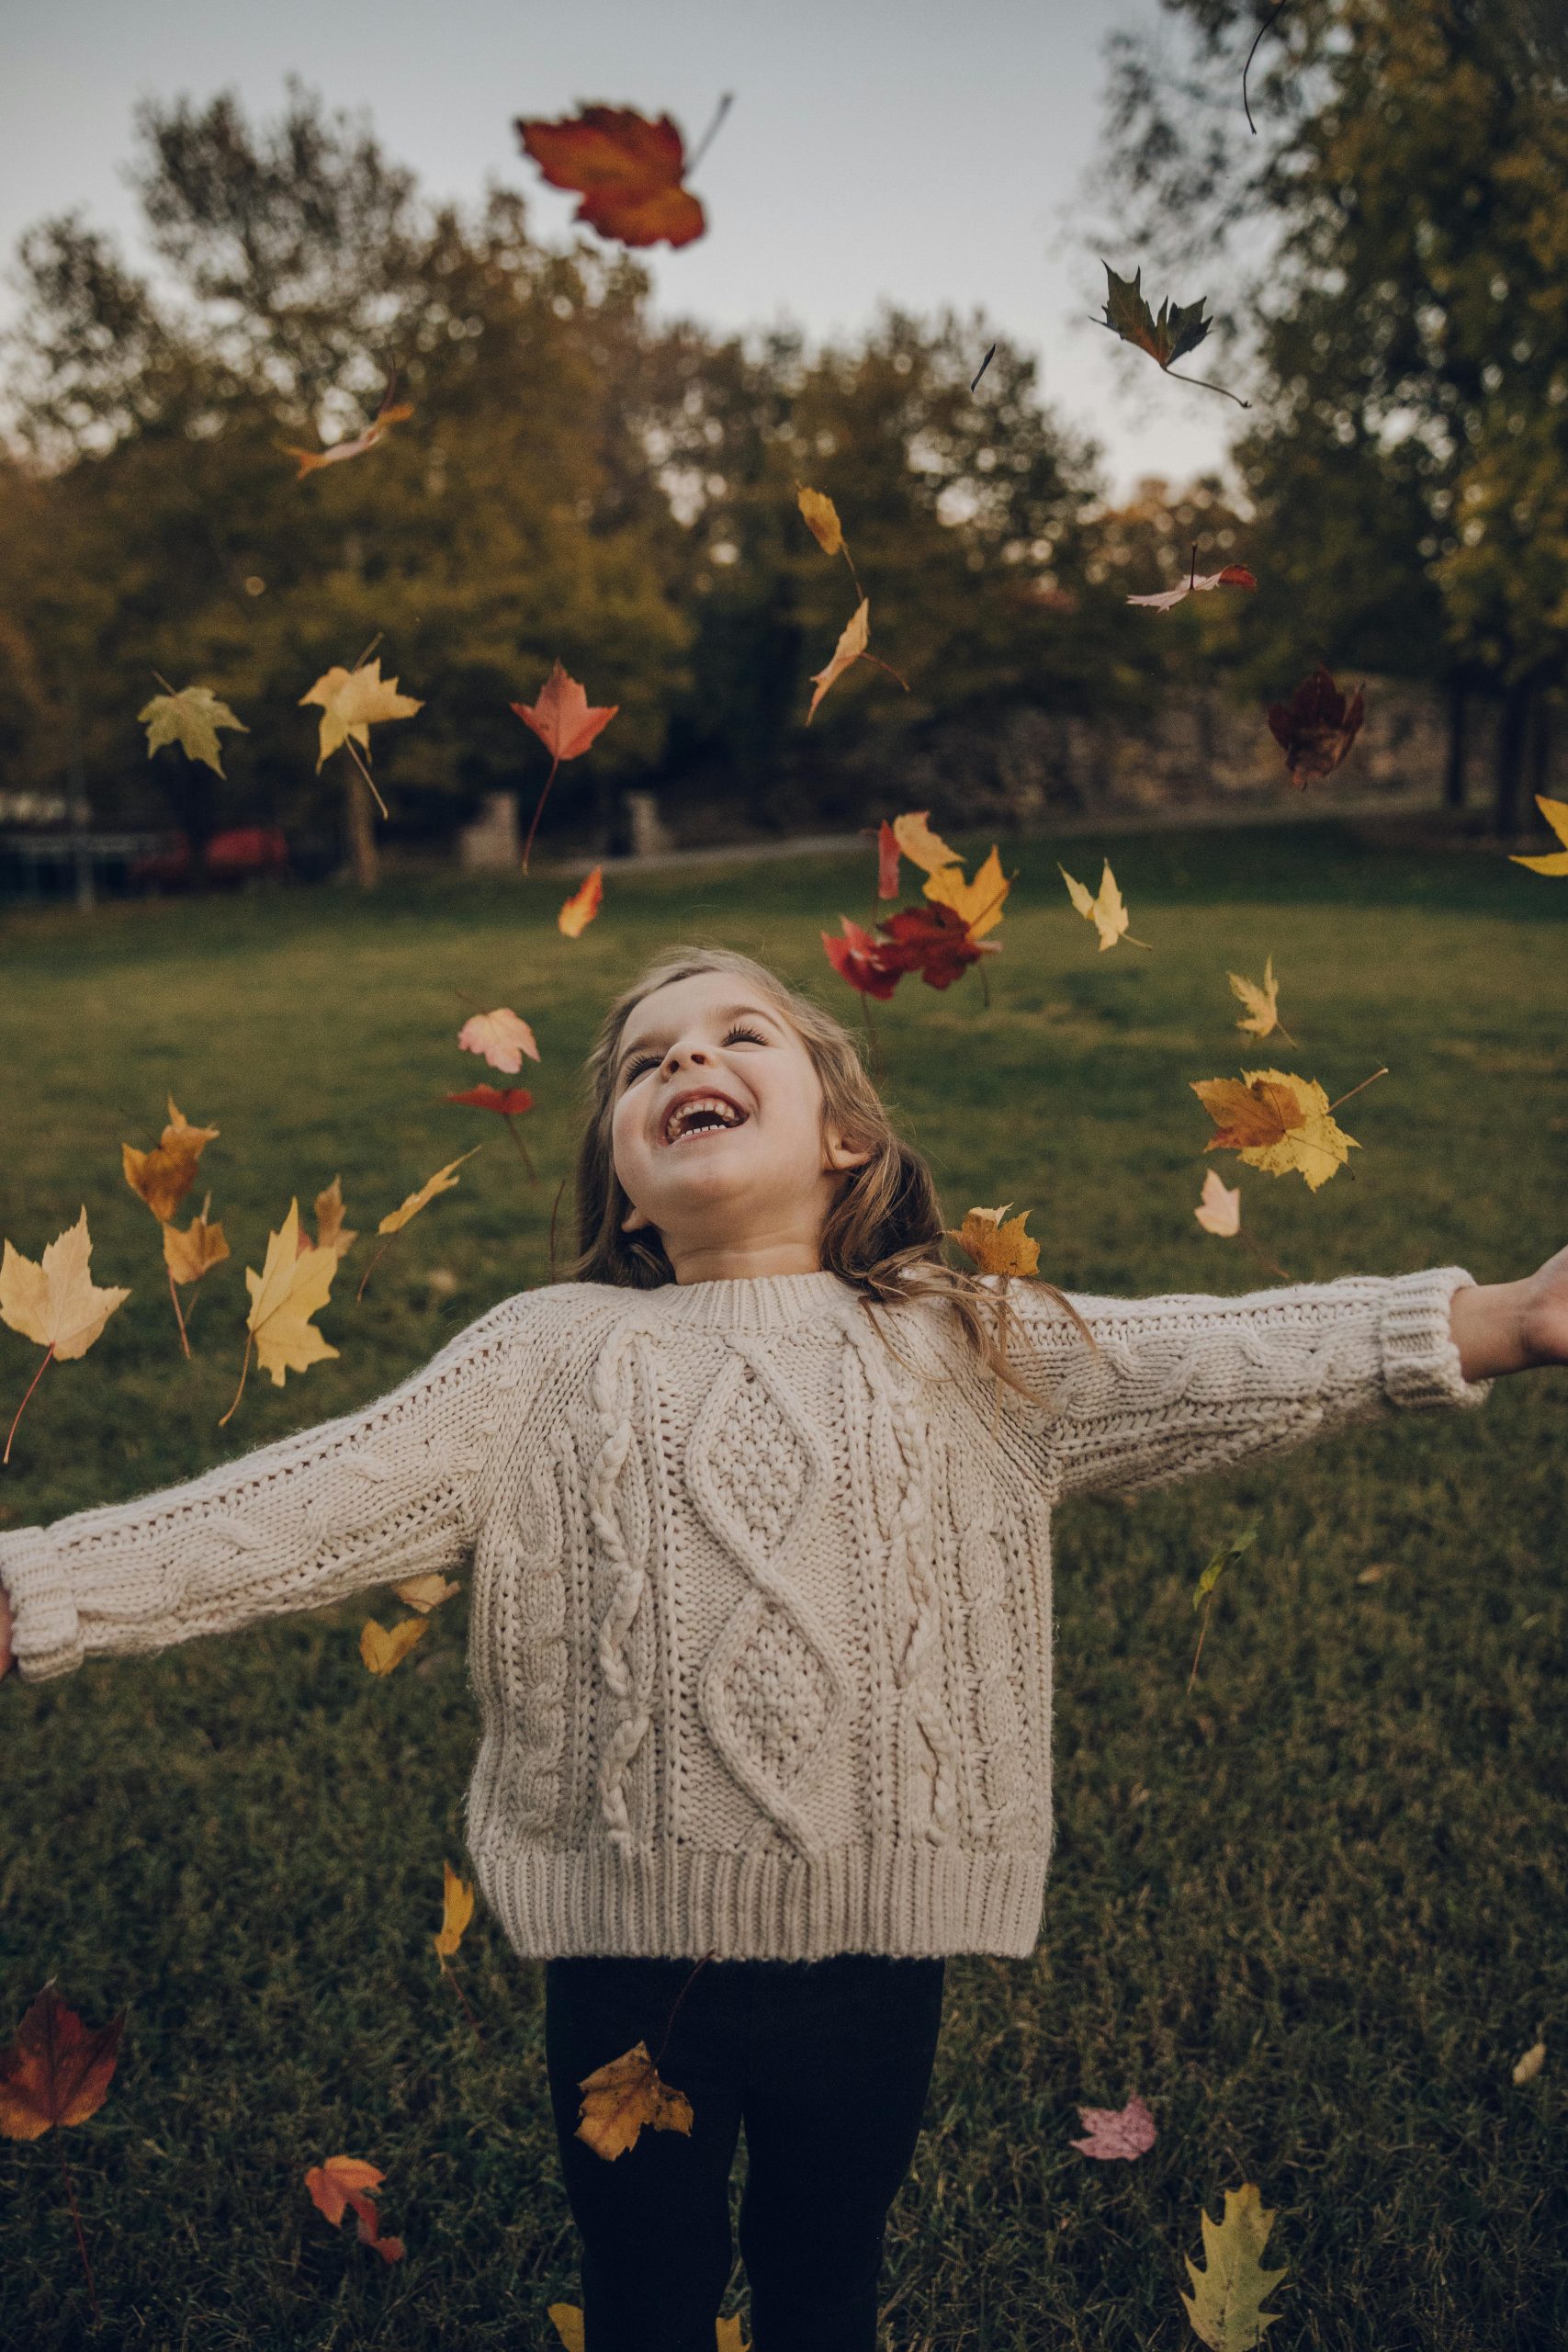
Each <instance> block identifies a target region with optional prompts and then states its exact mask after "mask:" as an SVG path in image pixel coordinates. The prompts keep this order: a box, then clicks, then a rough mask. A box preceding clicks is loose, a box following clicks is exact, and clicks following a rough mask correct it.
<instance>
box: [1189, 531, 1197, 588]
mask: <svg viewBox="0 0 1568 2352" xmlns="http://www.w3.org/2000/svg"><path fill="white" fill-rule="evenodd" d="M1197 585H1198V542H1197V540H1196V539H1194V540H1193V542H1192V569H1191V571H1190V572H1189V573H1188V575H1187V591H1188V594H1189V595H1190V594H1191V593H1192V591H1193V589H1194V588H1196V586H1197Z"/></svg>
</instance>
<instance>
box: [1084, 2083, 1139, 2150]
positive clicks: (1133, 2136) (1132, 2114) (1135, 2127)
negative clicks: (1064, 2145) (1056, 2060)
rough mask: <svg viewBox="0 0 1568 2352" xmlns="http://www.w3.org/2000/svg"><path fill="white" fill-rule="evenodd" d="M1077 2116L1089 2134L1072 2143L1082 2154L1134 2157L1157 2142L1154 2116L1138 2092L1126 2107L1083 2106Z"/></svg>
mask: <svg viewBox="0 0 1568 2352" xmlns="http://www.w3.org/2000/svg"><path fill="white" fill-rule="evenodd" d="M1078 2120H1079V2121H1080V2122H1081V2123H1082V2125H1083V2127H1084V2131H1086V2133H1087V2134H1088V2137H1087V2138H1086V2139H1082V2140H1075V2141H1074V2142H1073V2143H1072V2144H1073V2146H1074V2147H1075V2148H1077V2151H1078V2153H1079V2154H1080V2155H1085V2156H1100V2157H1103V2158H1105V2159H1107V2160H1110V2159H1111V2158H1113V2157H1117V2156H1124V2157H1127V2158H1128V2159H1131V2158H1133V2157H1135V2156H1141V2155H1143V2154H1145V2153H1146V2151H1147V2150H1148V2149H1150V2148H1152V2147H1153V2146H1154V2143H1155V2120H1154V2117H1153V2116H1152V2115H1151V2114H1150V2113H1149V2110H1148V2109H1147V2107H1146V2106H1145V2104H1144V2101H1143V2100H1142V2099H1141V2098H1138V2097H1137V2095H1136V2093H1134V2096H1133V2097H1132V2098H1130V2099H1129V2100H1128V2101H1127V2104H1126V2106H1125V2107H1080V2108H1079V2109H1078Z"/></svg>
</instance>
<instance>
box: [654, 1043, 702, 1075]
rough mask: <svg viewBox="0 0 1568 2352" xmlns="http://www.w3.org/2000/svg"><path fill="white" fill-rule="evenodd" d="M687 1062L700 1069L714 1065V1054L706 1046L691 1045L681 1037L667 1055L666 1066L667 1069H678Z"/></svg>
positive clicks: (665, 1058)
mask: <svg viewBox="0 0 1568 2352" xmlns="http://www.w3.org/2000/svg"><path fill="white" fill-rule="evenodd" d="M687 1062H689V1063H691V1064H692V1065H693V1066H694V1068H696V1069H708V1068H710V1067H711V1065H712V1062H713V1056H712V1054H711V1053H710V1052H709V1050H708V1048H707V1047H706V1046H689V1045H687V1044H686V1043H685V1041H684V1039H681V1040H679V1041H678V1042H677V1043H676V1044H675V1045H673V1046H671V1048H670V1051H669V1052H668V1053H667V1054H666V1055H665V1057H664V1068H665V1069H666V1070H677V1069H681V1068H682V1064H684V1063H687Z"/></svg>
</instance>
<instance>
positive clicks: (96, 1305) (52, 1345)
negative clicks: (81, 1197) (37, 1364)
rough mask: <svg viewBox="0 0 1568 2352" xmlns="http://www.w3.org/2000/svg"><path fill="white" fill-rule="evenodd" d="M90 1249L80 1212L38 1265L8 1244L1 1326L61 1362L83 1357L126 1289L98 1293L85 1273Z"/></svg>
mask: <svg viewBox="0 0 1568 2352" xmlns="http://www.w3.org/2000/svg"><path fill="white" fill-rule="evenodd" d="M92 1254H93V1244H92V1242H91V1240H90V1238H88V1233H87V1212H86V1210H85V1208H83V1209H82V1211H81V1212H80V1214H79V1215H78V1216H77V1219H76V1222H75V1224H74V1225H72V1226H67V1227H66V1228H65V1230H64V1232H63V1233H61V1234H58V1235H56V1237H55V1238H54V1239H53V1240H52V1241H51V1242H49V1243H48V1244H47V1245H46V1247H45V1250H44V1253H43V1258H42V1261H41V1263H35V1262H34V1261H33V1260H32V1259H31V1258H24V1257H23V1255H22V1253H21V1251H20V1250H15V1249H13V1248H12V1246H11V1244H10V1242H9V1241H7V1242H6V1245H5V1249H4V1252H3V1253H0V1323H7V1324H9V1326H10V1328H11V1329H12V1330H13V1331H19V1332H20V1333H21V1335H22V1337H23V1339H24V1340H32V1341H33V1342H34V1344H35V1345H36V1346H38V1347H40V1348H47V1349H48V1350H49V1351H50V1353H51V1355H52V1356H54V1358H55V1359H56V1361H57V1362H59V1363H70V1362H72V1361H73V1358H75V1357H77V1356H85V1354H86V1352H87V1350H88V1349H89V1348H90V1347H91V1346H92V1344H93V1342H94V1340H96V1338H97V1337H98V1335H99V1333H100V1332H101V1331H102V1329H103V1328H104V1325H105V1324H106V1323H107V1321H108V1319H109V1317H110V1316H111V1315H112V1314H113V1313H114V1311H115V1309H116V1308H117V1307H118V1306H124V1304H125V1302H126V1300H127V1299H128V1298H129V1297H130V1291H129V1290H115V1289H102V1290H100V1289H99V1288H98V1287H97V1286H96V1284H95V1283H94V1281H93V1278H92V1276H91V1274H90V1273H89V1272H88V1261H89V1259H90V1258H91V1257H92Z"/></svg>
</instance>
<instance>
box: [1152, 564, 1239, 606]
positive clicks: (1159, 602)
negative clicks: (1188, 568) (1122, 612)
mask: <svg viewBox="0 0 1568 2352" xmlns="http://www.w3.org/2000/svg"><path fill="white" fill-rule="evenodd" d="M1257 585H1258V582H1257V581H1256V580H1255V579H1254V578H1253V576H1252V574H1251V572H1250V571H1248V570H1247V566H1246V564H1245V563H1227V564H1226V565H1225V567H1224V571H1192V572H1191V573H1190V575H1189V577H1188V578H1187V579H1185V580H1182V581H1179V582H1178V583H1177V585H1176V586H1175V587H1174V588H1162V589H1161V591H1160V593H1159V594H1158V595H1157V596H1129V597H1128V599H1127V602H1128V603H1129V604H1130V605H1149V606H1150V607H1151V608H1152V610H1154V611H1155V612H1156V613H1168V612H1169V610H1170V608H1171V606H1172V605H1179V604H1180V603H1181V602H1182V600H1183V598H1184V597H1187V596H1190V595H1191V594H1192V593H1193V591H1194V589H1197V590H1200V591H1201V590H1203V589H1207V588H1256V587H1257Z"/></svg>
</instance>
